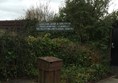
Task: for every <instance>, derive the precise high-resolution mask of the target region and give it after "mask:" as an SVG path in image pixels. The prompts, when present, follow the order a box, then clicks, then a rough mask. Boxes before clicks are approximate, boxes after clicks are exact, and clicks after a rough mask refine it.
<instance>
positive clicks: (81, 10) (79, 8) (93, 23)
mask: <svg viewBox="0 0 118 83" xmlns="http://www.w3.org/2000/svg"><path fill="white" fill-rule="evenodd" d="M109 2H110V0H66V1H65V7H62V8H60V12H59V17H58V19H57V20H59V21H60V20H61V21H68V22H71V23H72V24H73V27H74V28H75V31H76V33H77V34H78V35H79V36H80V38H81V41H86V40H93V39H96V37H98V38H97V39H99V38H100V37H101V36H100V35H102V33H98V32H99V30H101V29H100V27H101V23H102V21H103V19H104V17H105V16H106V15H107V14H108V7H109ZM98 26H99V27H98ZM103 26H104V25H103ZM97 30H98V31H97ZM97 35H98V36H97Z"/></svg>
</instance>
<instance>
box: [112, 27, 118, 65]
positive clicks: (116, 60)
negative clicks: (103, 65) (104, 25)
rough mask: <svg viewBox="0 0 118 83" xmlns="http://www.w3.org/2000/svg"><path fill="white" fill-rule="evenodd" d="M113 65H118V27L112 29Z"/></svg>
mask: <svg viewBox="0 0 118 83" xmlns="http://www.w3.org/2000/svg"><path fill="white" fill-rule="evenodd" d="M111 65H114V66H118V28H113V30H112V46H111Z"/></svg>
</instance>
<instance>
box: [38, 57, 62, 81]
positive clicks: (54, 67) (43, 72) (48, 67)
mask: <svg viewBox="0 0 118 83" xmlns="http://www.w3.org/2000/svg"><path fill="white" fill-rule="evenodd" d="M61 67H62V60H61V59H58V58H56V57H39V58H38V69H39V81H38V83H60V70H61Z"/></svg>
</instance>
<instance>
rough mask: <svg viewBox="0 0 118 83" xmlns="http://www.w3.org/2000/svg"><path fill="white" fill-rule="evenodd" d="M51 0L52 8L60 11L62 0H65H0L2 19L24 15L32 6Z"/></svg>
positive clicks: (0, 18)
mask: <svg viewBox="0 0 118 83" xmlns="http://www.w3.org/2000/svg"><path fill="white" fill-rule="evenodd" d="M48 1H50V7H51V8H50V9H51V10H54V11H56V12H57V11H58V7H59V5H60V2H61V1H63V0H0V20H13V19H16V18H19V17H20V16H23V15H24V13H25V11H26V10H27V9H28V8H30V7H31V6H36V5H38V4H39V2H41V3H46V2H48Z"/></svg>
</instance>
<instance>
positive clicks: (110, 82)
mask: <svg viewBox="0 0 118 83" xmlns="http://www.w3.org/2000/svg"><path fill="white" fill-rule="evenodd" d="M97 83H118V78H115V76H113V77H110V78H107V79H104V80H101V81H99V82H97Z"/></svg>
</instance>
